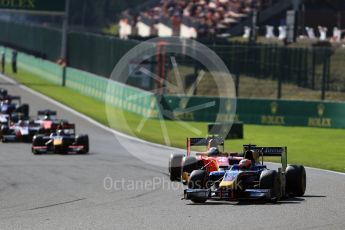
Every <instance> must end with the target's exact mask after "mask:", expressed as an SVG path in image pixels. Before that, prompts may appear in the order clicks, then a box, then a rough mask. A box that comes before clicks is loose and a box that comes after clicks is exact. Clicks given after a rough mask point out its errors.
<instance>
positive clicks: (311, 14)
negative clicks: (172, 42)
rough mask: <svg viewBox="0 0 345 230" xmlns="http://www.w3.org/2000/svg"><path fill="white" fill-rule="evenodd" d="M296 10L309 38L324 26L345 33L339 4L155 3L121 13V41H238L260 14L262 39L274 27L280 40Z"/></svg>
mask: <svg viewBox="0 0 345 230" xmlns="http://www.w3.org/2000/svg"><path fill="white" fill-rule="evenodd" d="M292 9H294V10H297V11H298V14H297V19H298V34H299V35H302V36H308V31H307V30H306V28H312V29H313V30H315V32H316V34H317V36H321V33H322V31H320V30H319V27H320V26H321V27H322V28H326V30H325V31H326V33H327V34H326V35H327V36H328V37H332V36H333V34H334V33H333V31H334V29H335V28H337V29H339V30H342V29H344V25H345V15H344V13H345V2H344V1H341V0H183V1H177V0H161V1H157V0H153V1H147V2H146V3H145V4H143V5H142V6H138V7H137V8H136V9H129V10H126V11H124V12H123V13H122V19H121V20H120V36H121V37H123V38H126V37H128V36H129V35H132V36H139V37H152V36H161V37H166V36H173V35H174V36H180V37H186V38H197V37H198V38H202V37H215V36H217V37H227V36H239V35H242V34H244V33H245V28H247V27H252V24H253V15H257V26H258V28H259V31H258V32H259V33H260V34H261V35H263V36H264V35H265V34H267V26H273V29H272V28H271V27H269V29H270V30H272V33H273V35H276V36H277V37H278V36H281V35H282V34H284V33H286V29H285V28H284V26H286V17H287V16H286V14H287V11H288V10H292ZM247 32H248V31H247ZM315 32H314V33H315ZM282 38H285V36H282Z"/></svg>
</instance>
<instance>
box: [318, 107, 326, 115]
mask: <svg viewBox="0 0 345 230" xmlns="http://www.w3.org/2000/svg"><path fill="white" fill-rule="evenodd" d="M317 114H318V115H319V116H320V117H322V116H323V115H324V114H325V105H324V104H319V105H318V106H317Z"/></svg>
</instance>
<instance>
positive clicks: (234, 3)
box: [141, 0, 263, 36]
mask: <svg viewBox="0 0 345 230" xmlns="http://www.w3.org/2000/svg"><path fill="white" fill-rule="evenodd" d="M260 1H263V0H161V1H160V3H159V4H158V5H157V6H155V7H154V8H151V9H148V10H146V11H144V12H142V13H141V17H144V18H148V19H154V20H155V21H156V23H158V22H159V20H160V19H161V18H170V20H171V23H172V26H173V31H174V35H178V33H179V27H180V24H181V22H182V20H183V18H188V19H190V20H191V22H193V23H194V24H195V26H194V27H195V28H196V29H197V30H198V31H197V32H198V35H199V36H207V35H209V34H215V33H217V32H218V31H219V29H221V28H228V27H229V26H231V24H232V23H236V22H238V21H239V20H241V18H243V17H246V15H248V14H250V13H251V12H253V10H254V9H255V8H257V7H259V6H260Z"/></svg>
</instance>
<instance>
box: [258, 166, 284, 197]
mask: <svg viewBox="0 0 345 230" xmlns="http://www.w3.org/2000/svg"><path fill="white" fill-rule="evenodd" d="M259 187H260V189H270V190H271V200H270V201H271V202H273V203H275V202H277V201H278V200H279V199H280V197H281V194H280V184H279V175H278V173H277V172H276V171H275V170H264V171H263V172H262V173H261V175H260V182H259Z"/></svg>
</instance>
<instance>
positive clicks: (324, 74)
mask: <svg viewBox="0 0 345 230" xmlns="http://www.w3.org/2000/svg"><path fill="white" fill-rule="evenodd" d="M327 62H328V61H327V52H326V49H323V71H322V86H321V100H325V97H326V96H325V95H326V80H327Z"/></svg>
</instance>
